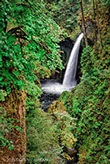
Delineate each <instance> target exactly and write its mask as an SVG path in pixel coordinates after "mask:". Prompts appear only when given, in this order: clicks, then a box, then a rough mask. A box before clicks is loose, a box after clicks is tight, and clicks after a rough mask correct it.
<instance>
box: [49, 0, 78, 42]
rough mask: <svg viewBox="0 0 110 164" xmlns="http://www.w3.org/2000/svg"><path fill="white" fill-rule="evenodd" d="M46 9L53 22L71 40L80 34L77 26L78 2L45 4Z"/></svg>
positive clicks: (67, 0)
mask: <svg viewBox="0 0 110 164" xmlns="http://www.w3.org/2000/svg"><path fill="white" fill-rule="evenodd" d="M47 1H48V0H47ZM47 8H49V9H50V11H51V15H52V16H53V18H54V20H55V21H56V22H57V23H58V24H59V25H60V26H61V27H62V28H64V29H65V30H66V31H67V32H68V34H69V35H70V37H71V38H72V39H75V38H76V36H77V35H78V34H79V33H80V29H79V28H78V25H77V16H78V14H79V8H80V5H79V2H78V1H76V0H74V1H73V0H65V1H62V0H60V1H51V2H47Z"/></svg>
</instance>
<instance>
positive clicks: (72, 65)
mask: <svg viewBox="0 0 110 164" xmlns="http://www.w3.org/2000/svg"><path fill="white" fill-rule="evenodd" d="M82 38H83V33H81V34H80V35H79V36H78V38H77V40H76V42H75V45H74V46H73V49H72V51H71V54H70V58H69V61H68V64H67V68H66V71H65V75H64V79H63V84H61V83H58V82H56V83H53V82H47V83H45V84H42V90H43V91H44V92H46V93H50V94H61V93H62V92H63V91H71V89H72V88H74V87H75V86H76V85H77V81H76V79H75V78H76V71H77V63H78V55H79V49H80V43H81V40H82Z"/></svg>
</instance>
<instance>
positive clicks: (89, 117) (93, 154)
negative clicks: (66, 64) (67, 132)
mask: <svg viewBox="0 0 110 164" xmlns="http://www.w3.org/2000/svg"><path fill="white" fill-rule="evenodd" d="M97 52H98V51H97ZM97 52H96V51H95V50H94V49H91V47H89V46H88V47H86V48H85V49H84V51H83V53H82V57H81V66H82V73H83V76H82V78H81V82H80V84H79V85H78V86H77V87H76V88H75V89H73V91H72V93H67V92H66V93H65V94H62V96H61V98H60V99H61V100H62V101H63V103H64V105H65V107H66V108H67V110H69V113H70V114H72V115H73V117H74V118H77V120H76V122H77V129H76V131H75V134H74V135H75V137H76V138H77V139H78V144H76V146H78V147H79V163H81V164H83V163H87V164H89V163H108V155H109V153H108V152H109V147H108V145H109V105H110V101H109V98H110V97H109V87H110V83H109V80H110V79H109V73H110V72H109V69H105V63H106V59H105V58H103V59H102V60H103V61H100V56H98V55H97V54H98V53H97ZM103 52H104V51H103ZM96 55H97V56H96ZM103 55H104V54H103ZM99 62H100V63H101V65H100V63H99ZM106 68H108V67H107V65H106Z"/></svg>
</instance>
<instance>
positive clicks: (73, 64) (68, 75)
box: [63, 33, 83, 90]
mask: <svg viewBox="0 0 110 164" xmlns="http://www.w3.org/2000/svg"><path fill="white" fill-rule="evenodd" d="M82 38H83V33H81V34H80V35H79V37H78V38H77V40H76V42H75V45H74V47H73V49H72V51H71V54H70V58H69V61H68V64H67V67H66V71H65V75H64V79H63V86H64V88H67V90H71V89H72V88H74V87H75V86H76V85H77V81H76V71H77V63H78V55H79V49H80V43H81V40H82Z"/></svg>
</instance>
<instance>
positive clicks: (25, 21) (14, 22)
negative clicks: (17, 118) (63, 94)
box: [0, 0, 66, 150]
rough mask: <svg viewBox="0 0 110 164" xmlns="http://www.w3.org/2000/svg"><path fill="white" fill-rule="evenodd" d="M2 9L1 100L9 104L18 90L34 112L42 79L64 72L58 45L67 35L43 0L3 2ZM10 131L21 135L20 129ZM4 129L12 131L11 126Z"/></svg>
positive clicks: (4, 136)
mask: <svg viewBox="0 0 110 164" xmlns="http://www.w3.org/2000/svg"><path fill="white" fill-rule="evenodd" d="M0 8H1V10H0V15H1V17H0V50H1V52H0V87H1V89H0V100H1V102H3V101H6V99H5V98H7V99H8V95H11V92H12V91H13V90H15V89H17V90H18V91H19V90H25V92H26V94H27V97H26V103H27V110H29V109H31V110H32V108H34V109H35V101H36V102H37V103H38V101H37V100H38V96H40V95H41V93H42V91H41V87H40V78H44V77H49V76H50V75H51V73H52V72H54V71H55V70H56V69H62V68H63V66H62V62H61V59H60V57H61V56H60V50H59V46H58V42H59V41H60V40H62V39H63V38H64V35H65V36H66V34H65V33H64V32H63V30H61V29H60V27H59V26H58V25H57V24H56V23H55V21H54V20H53V19H52V17H51V16H50V15H49V12H48V11H47V10H46V9H45V4H44V2H43V1H41V0H39V1H32V0H29V1H25V0H23V1H21V0H19V1H13V0H10V1H8V0H2V1H1V2H0ZM30 100H32V101H30ZM8 101H9V103H10V100H8ZM16 101H18V100H16ZM1 106H3V105H2V103H1ZM12 108H13V107H12ZM8 111H9V109H7V113H8ZM7 113H6V115H5V116H4V115H1V117H2V123H3V122H4V121H8V114H7ZM10 115H11V114H10ZM10 117H11V116H10ZM39 117H40V116H39ZM10 119H11V118H10ZM11 128H16V129H18V130H19V131H20V127H17V126H16V127H14V126H11ZM5 129H6V130H7V131H10V130H11V129H10V124H9V123H7V124H6V127H5ZM1 135H2V137H1V142H3V143H4V144H3V145H2V146H6V145H7V143H8V145H9V144H10V142H9V141H8V140H7V139H6V135H5V130H4V131H3V132H2V134H1ZM9 150H11V148H10V146H9Z"/></svg>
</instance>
